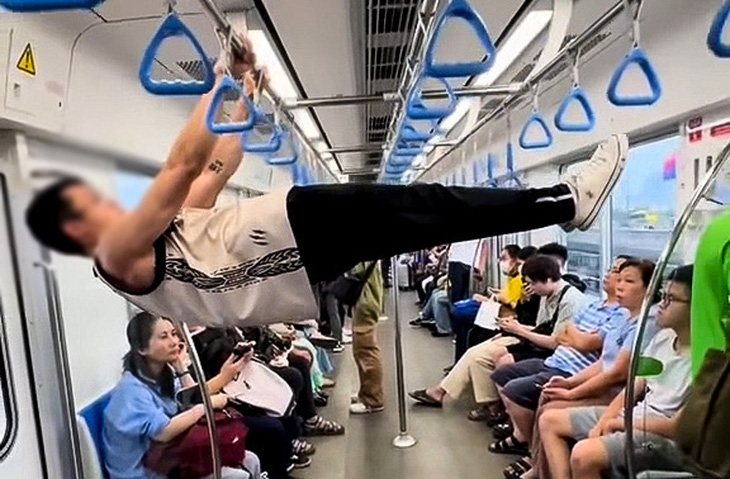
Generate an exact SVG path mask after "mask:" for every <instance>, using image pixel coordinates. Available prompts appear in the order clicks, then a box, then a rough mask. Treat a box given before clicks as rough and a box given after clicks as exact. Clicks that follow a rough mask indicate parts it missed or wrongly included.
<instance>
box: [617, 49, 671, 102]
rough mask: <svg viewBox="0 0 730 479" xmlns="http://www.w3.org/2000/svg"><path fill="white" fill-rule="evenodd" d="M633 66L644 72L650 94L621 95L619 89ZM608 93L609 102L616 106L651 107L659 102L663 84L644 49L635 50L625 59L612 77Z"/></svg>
mask: <svg viewBox="0 0 730 479" xmlns="http://www.w3.org/2000/svg"><path fill="white" fill-rule="evenodd" d="M632 65H637V66H638V67H639V68H641V71H642V72H644V76H645V77H646V80H647V82H648V83H649V88H650V89H651V92H650V93H648V94H646V95H635V96H631V95H629V96H627V95H621V94H619V92H618V88H619V85H620V84H621V80H622V79H623V77H624V75H625V74H626V71H627V70H628V69H629V68H630V67H631V66H632ZM607 93H608V101H610V102H611V103H612V104H614V105H616V106H651V105H654V104H655V103H656V102H658V101H659V99H660V98H661V97H662V84H661V82H660V80H659V75H658V74H657V72H656V70H655V69H654V66H653V65H652V64H651V61H650V60H649V57H648V56H646V52H644V50H643V49H642V48H640V47H635V48H633V49H632V50H631V52H630V53H629V54H628V55H627V56H626V58H624V60H623V62H621V64H620V65H619V66H618V68H617V69H616V71H615V72H614V73H613V76H612V77H611V82H610V83H609V84H608V92H607Z"/></svg>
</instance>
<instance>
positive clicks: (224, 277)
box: [165, 248, 304, 293]
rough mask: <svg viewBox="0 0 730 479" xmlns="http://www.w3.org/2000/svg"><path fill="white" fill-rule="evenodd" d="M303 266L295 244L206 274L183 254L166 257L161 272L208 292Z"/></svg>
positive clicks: (231, 288)
mask: <svg viewBox="0 0 730 479" xmlns="http://www.w3.org/2000/svg"><path fill="white" fill-rule="evenodd" d="M303 267H304V263H303V262H302V260H301V258H300V256H299V250H298V249H297V248H286V249H282V250H279V251H274V252H273V253H269V254H267V255H264V256H261V257H258V258H253V259H250V260H248V261H246V262H244V263H241V264H239V265H236V266H231V267H229V268H223V269H219V270H217V271H214V272H213V273H212V274H210V275H208V274H206V273H204V272H202V271H199V270H197V269H195V268H192V267H191V266H190V265H189V264H188V262H187V261H186V260H185V259H183V258H167V260H166V261H165V273H166V276H167V277H168V278H170V279H176V280H178V281H182V282H184V283H190V284H192V285H193V286H194V287H195V288H197V289H200V290H204V291H206V292H209V293H225V292H228V291H232V290H234V289H239V288H244V287H246V286H251V285H253V284H258V283H261V282H264V281H266V280H267V279H269V278H272V277H274V276H279V275H282V274H287V273H293V272H295V271H297V270H299V269H301V268H303Z"/></svg>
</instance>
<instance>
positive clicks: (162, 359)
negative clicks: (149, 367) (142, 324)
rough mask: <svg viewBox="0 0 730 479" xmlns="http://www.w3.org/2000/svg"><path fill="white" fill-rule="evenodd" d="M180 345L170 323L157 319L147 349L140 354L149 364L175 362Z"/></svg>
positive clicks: (175, 331)
mask: <svg viewBox="0 0 730 479" xmlns="http://www.w3.org/2000/svg"><path fill="white" fill-rule="evenodd" d="M181 346H182V343H181V342H180V338H179V337H178V335H177V330H176V329H175V327H174V326H173V325H172V323H171V322H170V321H167V320H166V319H158V320H157V322H156V323H155V327H154V328H153V331H152V337H151V338H150V342H149V344H148V345H147V349H145V350H143V351H140V354H141V355H142V356H144V357H145V359H146V360H147V361H148V362H150V363H158V364H166V363H170V362H173V361H175V359H177V356H178V353H179V352H180V347H181Z"/></svg>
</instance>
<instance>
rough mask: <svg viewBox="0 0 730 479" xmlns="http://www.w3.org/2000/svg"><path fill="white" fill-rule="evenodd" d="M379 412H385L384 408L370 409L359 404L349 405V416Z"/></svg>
mask: <svg viewBox="0 0 730 479" xmlns="http://www.w3.org/2000/svg"><path fill="white" fill-rule="evenodd" d="M381 411H385V407H384V406H380V407H370V406H367V405H365V404H363V403H361V402H356V403H353V404H350V414H373V413H376V412H381Z"/></svg>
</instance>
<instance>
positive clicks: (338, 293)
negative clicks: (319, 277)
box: [326, 261, 378, 306]
mask: <svg viewBox="0 0 730 479" xmlns="http://www.w3.org/2000/svg"><path fill="white" fill-rule="evenodd" d="M377 264H378V262H377V261H373V262H372V263H371V264H370V266H368V269H367V270H366V271H365V275H364V276H363V277H362V279H358V278H353V277H351V276H349V275H348V274H343V275H341V276H339V277H338V278H337V279H336V280H334V281H332V282H331V283H330V284H328V285H327V288H326V289H327V291H328V292H330V293H332V294H334V295H335V298H337V300H338V301H339V302H340V303H342V304H344V305H345V306H355V305H356V304H357V301H358V300H359V299H360V295H361V294H362V290H363V289H364V288H365V283H367V282H368V279H369V278H370V275H371V274H373V270H374V269H375V266H376V265H377Z"/></svg>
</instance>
